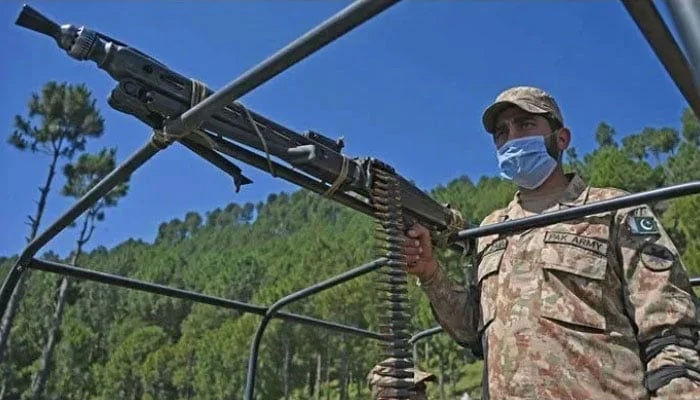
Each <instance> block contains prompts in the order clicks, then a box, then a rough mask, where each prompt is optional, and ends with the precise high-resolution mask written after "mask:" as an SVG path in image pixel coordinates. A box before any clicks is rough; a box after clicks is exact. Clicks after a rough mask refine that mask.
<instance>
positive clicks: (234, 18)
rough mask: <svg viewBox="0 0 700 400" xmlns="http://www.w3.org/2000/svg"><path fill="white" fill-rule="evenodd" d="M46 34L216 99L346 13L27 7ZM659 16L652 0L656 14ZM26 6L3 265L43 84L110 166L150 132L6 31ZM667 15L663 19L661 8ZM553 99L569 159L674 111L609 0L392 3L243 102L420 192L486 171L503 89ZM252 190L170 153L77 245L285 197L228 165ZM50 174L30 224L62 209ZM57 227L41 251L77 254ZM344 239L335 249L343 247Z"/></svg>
mask: <svg viewBox="0 0 700 400" xmlns="http://www.w3.org/2000/svg"><path fill="white" fill-rule="evenodd" d="M29 4H30V5H32V6H34V7H36V8H38V9H39V11H41V12H42V13H44V14H46V15H48V16H49V17H51V18H53V19H54V20H56V21H57V22H58V23H60V24H63V23H72V24H75V25H87V26H89V27H90V28H92V29H96V30H98V31H101V32H103V33H106V34H107V35H109V36H112V37H114V38H116V39H118V40H121V41H123V42H126V43H128V44H130V45H132V46H134V47H136V48H138V49H140V50H141V51H144V52H146V53H148V54H150V55H151V56H153V57H155V58H157V59H158V60H160V61H161V62H163V63H165V64H166V65H168V66H169V67H170V68H172V69H173V70H175V71H178V72H180V73H181V74H183V75H186V76H189V77H194V78H197V79H200V80H202V81H204V82H205V83H207V84H208V85H209V87H211V88H214V89H219V88H221V87H223V86H224V85H225V84H226V83H228V82H230V81H231V80H233V79H234V78H236V77H237V76H239V75H240V74H242V73H243V72H245V71H246V70H248V69H249V68H251V67H253V66H254V65H255V64H257V63H258V62H260V61H262V60H263V59H265V58H266V57H268V56H269V55H271V54H273V53H274V52H276V51H277V50H278V49H280V48H282V47H283V46H285V45H286V44H287V43H289V42H290V41H292V40H294V39H296V38H297V37H299V36H300V35H302V34H303V33H305V32H306V31H308V30H309V29H311V28H312V27H314V26H315V25H317V24H318V23H320V22H321V21H323V20H324V19H326V18H328V17H330V16H331V15H333V14H334V13H335V12H337V11H338V10H340V9H342V8H343V7H345V6H346V5H347V4H349V2H347V1H323V2H321V1H230V2H223V1H221V2H217V1H209V2H204V1H201V2H195V1H177V2H175V1H169V2H163V1H148V2H146V1H140V2H135V1H133V2H124V1H119V2H117V1H99V2H77V1H60V2H57V1H52V2H49V1H31V2H29ZM658 4H659V6H660V7H662V6H663V3H661V2H660V3H658ZM21 5H22V2H18V1H3V2H1V3H0V16H2V17H1V20H2V23H1V24H0V37H2V38H3V42H4V43H5V45H4V46H3V51H4V52H5V54H4V56H3V57H2V58H3V61H2V62H1V63H0V89H1V92H2V93H3V96H2V97H0V126H3V127H4V128H3V129H2V130H0V132H4V133H2V136H3V138H2V140H3V143H2V144H0V185H1V187H2V188H3V191H2V195H1V196H0V221H2V229H0V255H11V254H16V253H18V252H20V251H21V250H22V248H23V247H24V246H25V240H24V237H25V236H26V235H27V233H28V226H27V225H26V224H25V222H26V215H28V214H33V213H34V210H35V204H34V201H35V200H36V199H37V198H38V190H37V187H39V186H40V185H41V184H42V183H43V181H44V179H45V176H46V167H47V165H48V159H47V158H46V157H44V156H41V155H33V154H30V153H24V152H19V151H17V150H16V149H14V148H12V147H11V146H9V145H7V144H5V139H6V137H7V136H8V135H9V134H10V133H11V132H12V121H13V116H14V115H15V114H22V115H25V113H26V104H27V101H28V99H29V97H30V95H31V93H32V92H37V91H39V90H40V89H41V87H42V85H43V84H44V83H45V82H47V81H49V80H56V81H67V82H71V83H86V84H87V85H88V86H89V87H90V89H91V90H92V93H93V95H94V96H95V98H96V99H97V104H98V107H99V108H100V110H101V112H102V114H103V115H104V117H105V119H106V130H105V133H104V135H103V137H102V138H100V139H98V140H95V141H93V142H91V143H90V145H89V150H92V151H95V150H97V149H99V148H101V147H103V146H116V147H118V153H117V154H118V157H119V160H120V161H123V160H124V159H125V158H126V157H127V156H128V155H129V154H131V153H133V152H134V151H135V150H136V149H138V148H139V147H140V146H141V145H142V144H143V143H145V141H146V140H148V138H149V134H150V132H149V130H148V127H147V126H145V125H144V124H142V123H141V122H139V121H138V120H136V119H135V118H133V117H131V116H129V115H125V114H122V113H119V112H117V111H115V110H112V109H111V108H110V107H109V106H108V104H107V98H108V96H109V93H110V91H111V90H112V88H113V87H114V85H115V82H114V81H113V80H112V79H111V78H110V77H109V76H108V75H107V74H106V73H105V72H104V71H102V70H99V69H98V68H97V67H96V66H95V65H94V64H93V63H91V62H78V61H75V60H73V59H71V58H69V57H68V56H67V55H65V53H63V52H62V51H61V50H60V49H58V47H57V46H56V45H55V43H54V42H53V41H52V40H51V39H49V38H48V37H45V36H43V35H40V34H37V33H34V32H31V31H28V30H26V29H23V28H20V27H18V26H16V25H14V21H15V18H16V16H17V14H18V12H19V10H20V8H21ZM662 11H663V13H664V15H666V12H665V10H664V9H662ZM521 84H528V85H537V86H541V87H543V88H545V89H546V90H548V91H549V92H551V93H552V94H553V95H554V96H555V97H556V98H557V99H558V101H559V103H560V106H561V108H562V109H563V114H564V118H565V120H566V124H567V125H568V126H569V127H570V128H571V129H572V132H573V135H574V136H573V145H574V146H575V147H576V148H577V149H578V151H579V154H583V153H585V152H587V151H589V150H591V149H592V148H593V147H594V140H593V132H594V130H595V127H596V125H597V124H598V123H599V122H600V121H606V122H608V123H609V124H611V125H612V126H613V127H615V128H616V130H617V131H618V135H619V136H622V135H625V134H629V133H633V132H635V131H639V130H641V129H642V128H643V127H644V126H678V125H679V124H678V121H679V118H680V115H681V112H682V110H683V108H684V107H685V106H686V103H685V101H684V100H683V98H682V97H681V95H680V94H679V92H678V90H677V88H676V87H675V85H674V84H673V82H672V81H671V79H670V78H669V77H668V75H667V73H666V72H665V70H664V69H663V67H662V65H661V64H660V62H659V61H658V60H657V59H656V57H655V56H654V55H653V53H652V52H651V49H650V48H649V46H648V44H647V43H646V41H645V40H644V39H643V37H642V35H641V34H640V32H639V30H638V29H637V27H636V26H635V25H634V23H633V21H632V20H631V18H630V17H629V15H628V14H627V13H626V11H625V10H624V8H623V7H622V5H621V3H620V2H618V1H593V2H589V1H578V2H573V1H559V2H553V1H537V2H525V1H502V2H497V1H460V2H456V1H404V2H401V3H399V4H397V5H396V6H394V7H392V8H390V9H389V10H387V11H385V12H384V13H382V14H380V15H379V16H378V17H376V18H375V19H373V20H371V21H370V22H368V23H366V24H364V25H362V26H360V27H358V28H357V29H355V30H354V31H352V32H350V33H349V34H348V35H346V36H344V37H342V38H340V39H339V40H337V41H335V42H334V43H332V44H330V45H329V46H327V47H325V48H324V49H322V50H321V51H319V52H317V53H316V54H314V55H312V56H311V57H309V58H307V59H306V60H305V61H303V62H301V63H300V64H297V65H296V66H294V67H293V68H291V69H289V70H287V71H286V72H284V73H282V74H281V75H279V76H278V77H276V78H275V79H273V80H271V81H269V82H268V83H266V84H264V85H263V86H261V87H259V88H258V89H257V90H255V91H254V92H252V93H250V94H249V95H247V96H245V97H244V98H242V99H241V100H240V101H241V102H242V103H244V104H245V105H247V106H248V107H250V108H252V109H253V110H255V111H256V112H259V113H261V114H263V115H265V116H267V117H268V118H271V119H273V120H275V121H277V122H279V123H282V124H283V125H286V126H287V127H289V128H292V129H295V130H297V131H298V132H303V131H305V130H307V129H313V130H316V131H320V132H323V133H324V134H326V135H328V136H331V137H338V136H344V137H345V142H346V148H345V152H346V153H347V154H349V155H353V156H374V157H378V158H381V159H383V160H384V161H385V162H387V163H389V164H391V165H393V166H394V167H395V168H397V169H398V171H399V172H400V173H401V174H403V175H404V176H406V177H408V178H409V179H412V180H414V181H415V182H416V183H417V184H418V185H419V186H420V187H421V188H426V189H429V188H432V187H434V186H436V185H438V184H444V183H447V182H449V181H450V180H451V179H454V178H456V177H458V176H461V175H468V176H469V177H471V178H472V179H474V180H478V178H479V177H480V176H482V175H495V174H496V173H497V168H496V163H495V155H494V148H493V146H492V143H491V141H490V139H489V137H488V136H487V135H486V134H485V132H484V131H483V128H482V126H481V124H480V117H481V112H482V110H483V109H484V108H485V107H486V106H487V105H488V103H489V102H490V101H491V100H492V99H493V98H494V97H495V96H496V95H497V93H498V92H499V91H501V90H503V89H504V88H507V87H509V86H513V85H521ZM238 165H240V166H241V167H242V168H243V169H244V171H245V174H246V175H247V176H249V177H251V178H252V179H253V180H254V181H255V183H254V184H252V185H248V186H245V187H244V188H243V189H242V191H241V192H240V193H238V194H236V193H235V192H234V191H233V189H232V185H231V182H230V179H229V178H228V177H227V176H226V175H224V174H223V173H222V172H220V171H219V170H217V169H215V168H213V167H210V166H209V165H208V164H207V163H206V162H205V161H204V160H201V159H199V158H197V157H196V156H194V155H193V154H192V153H190V152H189V151H188V150H186V149H184V148H183V147H182V146H178V145H175V146H172V147H170V148H169V149H167V150H166V151H163V152H161V153H159V154H158V155H156V157H155V158H153V159H152V160H151V161H149V162H148V163H147V164H146V165H145V166H143V167H142V168H140V169H139V170H137V172H136V173H135V174H134V175H133V176H132V180H131V188H130V192H129V195H128V196H127V197H126V198H124V199H122V200H121V202H120V205H119V206H118V207H116V208H114V209H110V210H108V211H107V219H106V221H104V222H102V223H101V224H100V225H99V227H98V228H97V229H96V231H95V234H94V236H93V239H92V241H91V243H90V244H89V245H88V248H93V247H94V246H96V245H105V246H107V247H112V246H114V245H116V244H118V243H120V242H122V241H124V240H126V239H128V238H129V237H133V238H141V239H144V240H147V241H151V240H153V239H154V237H155V235H156V233H157V230H158V225H159V224H160V223H161V222H164V221H168V220H170V219H172V218H175V217H182V216H184V215H185V213H186V212H188V211H198V212H200V213H202V214H204V212H206V211H209V210H212V209H215V208H217V207H224V206H225V205H226V204H228V203H230V202H238V203H244V202H247V201H251V202H258V201H261V200H264V199H266V198H267V196H268V194H270V193H273V192H280V191H292V190H295V187H294V186H292V185H291V184H288V183H286V182H284V181H283V180H280V179H276V178H273V177H271V176H270V175H269V174H266V173H263V172H261V171H259V170H257V169H254V168H252V167H248V166H245V165H242V164H241V163H238ZM62 184H63V178H62V176H60V175H59V176H58V179H57V180H56V181H55V183H54V186H53V190H52V192H51V194H50V195H49V198H48V204H49V207H48V209H47V211H46V215H45V217H44V219H43V223H42V228H45V227H46V226H48V224H50V223H51V222H53V221H54V220H55V219H56V218H57V217H58V216H59V215H60V214H61V213H63V212H64V211H65V210H66V209H67V208H68V207H69V206H70V205H71V204H72V203H73V200H71V199H66V198H64V197H62V196H60V195H59V189H60V186H61V185H62ZM76 236H77V231H76V229H67V230H65V231H64V232H63V233H61V234H60V235H59V236H58V237H57V238H55V239H54V240H53V241H51V242H50V243H49V244H48V245H47V246H46V247H44V249H43V250H42V252H43V251H44V250H49V249H52V250H54V251H57V252H58V253H59V254H61V255H65V254H67V251H68V250H69V249H70V248H71V247H72V246H73V243H74V242H75V238H76ZM339 239H340V238H339Z"/></svg>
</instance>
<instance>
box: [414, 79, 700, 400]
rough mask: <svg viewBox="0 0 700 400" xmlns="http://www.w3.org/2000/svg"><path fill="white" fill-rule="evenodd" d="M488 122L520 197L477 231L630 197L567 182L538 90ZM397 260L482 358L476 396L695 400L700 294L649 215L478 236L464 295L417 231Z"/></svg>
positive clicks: (624, 212)
mask: <svg viewBox="0 0 700 400" xmlns="http://www.w3.org/2000/svg"><path fill="white" fill-rule="evenodd" d="M483 124H484V127H485V129H486V131H487V132H489V133H490V134H491V135H492V137H493V141H494V144H495V151H496V154H497V158H498V163H499V167H500V170H501V175H502V176H503V177H504V178H507V179H510V180H512V181H513V183H515V184H516V185H517V186H518V189H519V190H518V192H517V193H516V194H515V196H514V198H513V200H512V201H511V202H510V204H509V205H508V206H507V207H505V208H503V209H499V210H496V211H494V212H493V213H491V214H490V215H489V216H487V217H486V218H485V219H484V220H483V222H482V225H487V224H493V223H498V222H503V221H506V220H514V219H519V218H523V217H527V216H531V215H536V214H541V213H546V212H550V211H555V210H562V209H566V208H569V207H575V206H578V205H583V204H587V203H592V202H596V201H599V200H604V199H609V198H613V197H618V196H621V195H624V194H627V193H626V192H624V191H622V190H618V189H614V188H596V187H591V186H589V185H587V184H586V183H585V182H584V181H583V180H582V178H581V177H580V176H578V175H576V174H565V173H564V170H563V168H562V154H563V152H564V150H565V149H566V148H567V147H568V146H569V143H570V140H571V132H570V131H569V129H568V128H566V126H565V125H564V119H563V117H562V114H561V112H560V109H559V107H558V105H557V103H556V101H555V100H554V98H552V97H551V96H550V95H549V94H547V93H546V92H544V91H543V90H541V89H538V88H533V87H515V88H511V89H508V90H506V91H504V92H503V93H501V94H500V95H499V96H498V97H497V98H496V100H495V102H494V103H493V104H492V105H491V106H489V107H488V108H487V109H486V110H485V112H484V114H483ZM406 254H407V261H408V267H407V268H408V272H409V273H411V274H414V275H415V276H417V278H418V282H419V285H420V286H421V287H422V289H423V291H424V293H426V295H427V297H428V299H429V300H430V303H431V307H432V309H433V314H434V315H435V318H436V319H437V321H438V322H439V323H440V325H441V326H442V327H443V328H444V329H445V331H446V332H447V333H448V334H449V335H450V336H451V337H452V338H453V339H454V340H455V341H456V342H458V343H459V344H461V345H463V346H465V347H469V348H471V349H472V350H473V351H474V352H475V353H477V354H480V355H481V356H483V358H484V381H483V385H484V387H483V392H484V398H485V399H489V398H490V399H519V400H522V399H538V400H546V399H557V400H565V399H616V400H633V399H634V400H638V399H669V400H670V399H674V400H675V399H700V356H699V351H698V349H699V348H700V345H699V344H698V331H699V330H700V326H699V325H700V323H699V320H698V299H697V297H696V296H695V295H694V294H693V292H692V288H691V286H690V282H689V278H688V275H687V272H686V269H685V266H684V265H683V263H682V262H681V259H680V256H679V254H678V250H677V249H676V247H675V246H674V244H673V243H672V241H671V239H670V238H669V237H668V235H667V233H666V232H665V231H664V229H663V227H662V226H661V223H660V222H659V220H658V218H657V216H656V215H655V214H654V212H653V211H652V210H651V209H650V208H649V207H648V206H634V207H629V208H625V209H620V210H617V211H610V212H603V213H599V214H595V215H591V216H588V217H584V218H580V219H577V220H572V221H567V222H562V223H557V224H553V225H551V226H546V227H542V228H533V229H528V230H524V231H519V232H514V233H510V234H500V235H491V236H486V237H482V238H479V240H478V244H477V246H476V252H475V256H474V259H475V264H474V265H475V266H476V274H475V279H474V281H473V282H471V283H470V284H468V285H466V287H464V286H460V285H458V284H456V283H455V282H453V281H451V280H450V279H449V278H448V277H447V275H446V273H445V272H444V271H443V268H442V267H441V266H440V265H439V264H438V262H437V261H436V260H435V258H434V257H433V254H432V249H431V245H430V235H429V232H428V231H427V230H426V229H425V228H423V227H422V226H420V225H416V226H415V227H413V228H412V229H411V230H409V232H408V237H407V241H406Z"/></svg>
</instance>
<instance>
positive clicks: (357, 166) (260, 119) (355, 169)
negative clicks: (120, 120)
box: [16, 5, 464, 250]
mask: <svg viewBox="0 0 700 400" xmlns="http://www.w3.org/2000/svg"><path fill="white" fill-rule="evenodd" d="M16 24H17V25H19V26H22V27H24V28H27V29H30V30H32V31H35V32H39V33H43V34H45V35H47V36H49V37H52V38H53V39H54V40H56V43H57V44H58V46H59V47H60V48H61V49H63V50H65V51H66V53H67V54H68V55H69V56H71V57H72V58H74V59H76V60H80V61H85V60H91V61H93V62H95V64H97V66H98V67H99V68H100V69H102V70H104V71H106V72H107V73H108V74H109V75H110V76H111V77H112V78H113V79H114V80H116V81H117V86H116V87H115V88H114V89H113V90H112V92H111V94H110V96H109V99H108V104H109V105H110V106H111V107H112V108H114V109H115V110H118V111H120V112H123V113H126V114H129V115H132V116H134V117H136V118H138V119H139V120H141V121H142V122H144V123H145V124H147V125H148V126H150V127H151V128H153V129H154V130H155V132H156V139H157V140H159V143H160V144H161V145H167V144H169V143H164V141H170V142H172V141H174V140H178V141H179V142H180V143H182V144H183V145H185V146H186V147H188V148H189V149H190V150H192V151H194V152H195V153H197V154H198V155H200V156H202V157H203V158H205V159H207V160H208V161H210V162H212V163H213V164H214V165H215V166H217V167H219V168H220V169H222V170H224V171H225V172H227V173H228V174H230V175H231V176H232V178H233V180H234V185H235V187H236V191H238V190H240V188H241V186H243V185H247V184H251V183H252V181H251V180H250V179H249V178H247V177H246V176H245V175H243V173H242V170H241V168H239V167H238V166H236V165H235V164H233V163H232V162H231V161H229V160H228V159H227V158H225V157H224V156H222V154H225V155H228V156H231V157H233V158H236V159H238V160H240V161H243V162H245V163H247V164H249V165H252V166H254V167H257V168H260V169H262V170H264V171H267V172H270V173H271V174H272V175H273V176H275V177H280V178H282V179H285V180H287V181H289V182H292V183H294V184H296V185H299V186H301V187H304V188H306V189H309V190H311V191H314V192H316V193H319V194H321V195H324V196H326V197H329V198H331V199H333V200H335V201H337V202H339V203H341V204H344V205H345V206H349V207H351V208H353V209H355V210H357V211H360V212H363V213H365V214H367V215H372V216H376V214H375V213H376V209H375V207H374V206H373V202H372V199H373V198H375V197H376V196H375V194H376V190H375V194H373V193H372V191H373V186H374V183H375V181H376V178H377V172H376V171H377V170H386V171H387V172H388V173H389V174H391V175H392V176H393V178H392V179H393V180H395V181H396V184H397V185H398V191H399V196H400V199H401V212H402V214H403V215H404V223H403V229H406V228H407V227H408V226H410V225H411V224H413V223H416V222H418V223H421V224H422V225H424V226H426V227H427V228H428V229H430V230H431V231H432V233H433V236H434V237H435V244H436V245H442V244H445V243H446V241H445V240H440V239H441V238H443V237H445V235H450V234H453V233H455V232H457V231H459V230H460V229H463V228H464V221H463V219H462V216H461V215H460V213H459V212H458V211H457V210H454V209H452V208H451V207H450V206H449V205H448V204H441V203H439V202H437V201H435V200H434V199H433V198H431V197H430V196H429V195H428V194H426V193H424V192H423V191H422V190H420V189H419V188H417V187H416V186H415V185H413V184H411V183H410V182H409V181H407V180H406V179H405V178H403V177H402V176H400V175H399V174H397V173H396V172H395V171H394V170H393V168H391V167H389V166H388V165H387V164H385V163H384V162H382V161H380V160H378V159H375V158H371V157H349V156H347V155H345V154H343V153H342V149H343V147H344V140H343V138H338V139H331V138H329V137H327V136H325V135H323V134H322V133H319V132H314V131H308V132H305V133H304V134H299V133H297V132H294V131H293V130H291V129H289V128H286V127H285V126H283V125H282V124H279V123H277V122H274V121H272V120H270V119H268V118H266V117H264V116H262V115H261V114H259V113H256V112H254V111H252V110H250V109H248V108H246V107H245V106H243V105H242V104H240V103H238V102H234V103H232V104H228V105H226V106H225V107H224V108H223V109H222V110H220V111H218V112H215V113H214V115H213V116H212V118H209V119H208V120H205V121H204V122H203V123H202V124H201V125H200V126H198V127H197V128H196V129H195V131H196V132H195V133H196V134H192V135H188V134H183V135H174V136H172V137H167V136H165V135H163V130H164V125H165V124H166V122H167V121H169V120H172V119H174V118H176V117H178V116H179V115H182V114H183V113H184V112H186V111H187V110H188V109H189V108H190V107H193V106H194V105H196V104H197V103H198V102H200V101H201V100H202V99H204V98H206V97H208V96H210V95H211V94H212V93H213V91H212V90H211V89H209V88H208V87H206V86H205V85H204V84H203V83H201V82H199V81H197V80H195V79H190V78H186V77H184V76H183V75H181V74H179V73H177V72H175V71H173V70H172V69H170V68H168V67H167V66H166V65H165V64H163V63H162V62H160V61H158V60H156V59H155V58H153V57H151V56H149V55H147V54H145V53H143V52H141V51H139V50H138V49H136V48H134V47H132V46H129V45H127V44H125V43H123V42H120V41H118V40H116V39H113V38H111V37H109V36H107V35H105V34H103V33H100V32H97V31H94V30H91V29H88V28H86V27H84V26H82V27H77V26H74V25H69V24H67V25H61V26H59V25H58V24H57V23H55V22H53V21H51V20H50V19H48V18H47V17H45V16H44V15H42V14H40V13H39V12H38V11H37V10H35V9H34V8H32V7H30V6H27V5H24V6H23V8H22V11H21V12H20V14H19V17H18V18H17V21H16ZM233 142H237V143H240V144H242V145H245V146H249V147H252V148H255V149H257V150H259V151H262V152H264V157H263V156H262V155H260V154H257V153H255V152H252V151H250V150H247V149H245V148H243V147H241V146H239V145H237V144H235V143H233ZM271 156H274V157H276V158H279V159H281V160H283V161H285V162H287V163H289V164H290V165H291V166H292V168H289V167H287V166H284V165H282V164H280V163H279V162H277V161H274V160H273V159H272V157H271ZM297 170H299V171H303V172H304V174H302V173H300V172H298V171H297ZM456 249H460V250H464V247H463V246H462V244H460V247H457V248H456Z"/></svg>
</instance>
